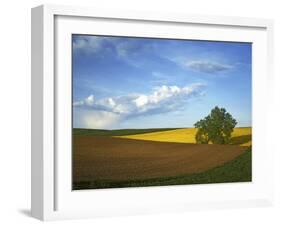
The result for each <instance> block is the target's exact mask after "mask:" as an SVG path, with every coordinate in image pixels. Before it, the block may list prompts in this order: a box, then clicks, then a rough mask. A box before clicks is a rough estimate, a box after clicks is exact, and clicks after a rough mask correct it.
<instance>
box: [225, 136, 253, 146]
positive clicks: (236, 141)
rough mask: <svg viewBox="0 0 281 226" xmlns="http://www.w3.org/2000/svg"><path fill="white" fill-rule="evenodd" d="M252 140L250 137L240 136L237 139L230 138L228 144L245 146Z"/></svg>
mask: <svg viewBox="0 0 281 226" xmlns="http://www.w3.org/2000/svg"><path fill="white" fill-rule="evenodd" d="M251 140H252V135H242V136H238V137H232V138H231V140H230V144H236V145H239V144H245V143H247V142H249V141H251Z"/></svg>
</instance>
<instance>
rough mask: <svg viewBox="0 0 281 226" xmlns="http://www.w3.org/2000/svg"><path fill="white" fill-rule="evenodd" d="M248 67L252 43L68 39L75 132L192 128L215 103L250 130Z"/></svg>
mask: <svg viewBox="0 0 281 226" xmlns="http://www.w3.org/2000/svg"><path fill="white" fill-rule="evenodd" d="M251 70H252V45H251V43H235V42H214V41H198V40H174V39H155V38H135V37H112V36H111V37H110V36H94V35H73V36H72V88H73V103H72V105H73V127H74V128H92V129H124V128H168V127H169V128H183V127H193V126H194V123H196V122H197V121H198V120H200V119H202V118H204V117H205V116H207V115H208V114H209V113H210V111H211V109H212V108H214V107H215V106H218V107H223V108H225V109H226V111H228V112H229V113H230V114H231V115H232V116H233V117H234V118H235V119H236V120H237V122H238V124H237V127H242V126H251V114H252V113H251V105H252V103H251V93H252V91H251V83H252V71H251Z"/></svg>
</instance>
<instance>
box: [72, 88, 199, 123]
mask: <svg viewBox="0 0 281 226" xmlns="http://www.w3.org/2000/svg"><path fill="white" fill-rule="evenodd" d="M203 87H204V85H203V84H199V83H196V84H192V85H190V86H185V87H178V86H165V85H163V86H160V87H155V88H154V89H153V90H152V92H151V93H148V94H128V95H126V96H118V97H107V98H103V99H98V100H97V99H96V98H95V97H94V95H89V96H88V97H86V98H85V99H83V100H79V101H76V102H74V103H73V106H74V107H75V108H77V109H80V111H81V109H82V111H83V112H84V113H83V114H81V115H80V117H82V119H80V124H82V126H83V127H87V128H108V127H109V126H110V125H113V124H115V123H118V122H120V121H122V120H126V119H129V118H134V117H138V116H144V115H154V114H162V113H166V112H171V111H179V110H180V109H182V108H183V107H184V106H186V103H187V102H188V101H189V100H190V99H191V98H193V97H198V96H200V95H201V94H202V89H203ZM82 111H81V112H82ZM85 112H87V113H85Z"/></svg>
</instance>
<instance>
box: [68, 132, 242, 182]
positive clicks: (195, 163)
mask: <svg viewBox="0 0 281 226" xmlns="http://www.w3.org/2000/svg"><path fill="white" fill-rule="evenodd" d="M246 149H247V147H242V146H238V145H215V144H188V143H172V142H156V141H145V140H133V139H124V138H114V137H106V136H104V137H102V136H90V135H88V136H73V181H74V182H82V181H93V180H100V179H102V180H107V179H108V180H137V179H149V178H159V177H168V176H178V175H184V174H191V173H199V172H204V171H206V170H208V169H211V168H213V167H216V166H219V165H222V164H224V163H225V162H228V161H230V160H232V159H234V158H236V157H237V156H239V155H240V154H242V153H243V152H244V151H245V150H246Z"/></svg>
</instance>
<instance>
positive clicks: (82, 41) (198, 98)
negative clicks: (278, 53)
mask: <svg viewBox="0 0 281 226" xmlns="http://www.w3.org/2000/svg"><path fill="white" fill-rule="evenodd" d="M272 32H273V22H272V21H270V20H264V19H252V18H235V17H216V16H196V15H178V14H164V13H163V14H159V13H157V14H156V13H153V12H121V11H110V10H98V9H89V8H79V7H65V6H52V5H47V6H46V5H44V6H39V7H37V8H34V9H32V216H34V217H36V218H39V219H41V220H55V219H64V218H83V217H98V216H115V215H130V214H145V213H156V212H172V211H186V210H194V209H209V208H233V207H250V206H251V207H254V206H265V205H271V204H272V201H273V194H272V191H273V184H272V177H270V176H269V175H271V174H272V162H273V161H272V152H273V151H272V149H271V148H270V142H268V140H267V138H266V137H267V136H266V134H267V128H268V126H267V120H268V117H269V116H270V113H269V112H268V109H269V107H270V104H271V102H270V101H268V100H270V98H271V95H272V94H271V93H272V92H271V91H272V83H273V74H272V71H271V70H272V55H273V54H272V50H273V47H272V45H273V41H272V38H273V37H272Z"/></svg>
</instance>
